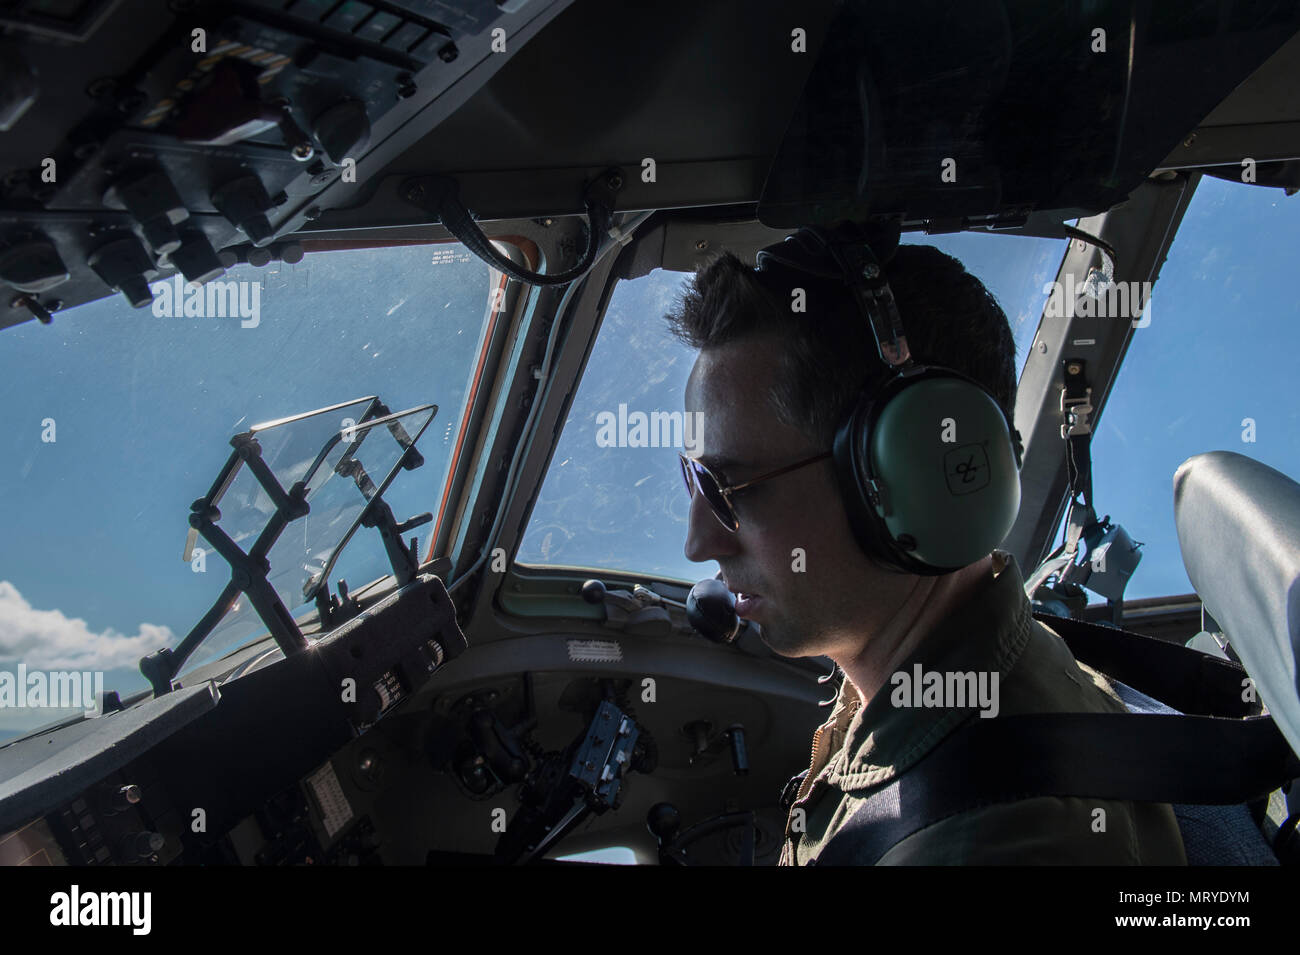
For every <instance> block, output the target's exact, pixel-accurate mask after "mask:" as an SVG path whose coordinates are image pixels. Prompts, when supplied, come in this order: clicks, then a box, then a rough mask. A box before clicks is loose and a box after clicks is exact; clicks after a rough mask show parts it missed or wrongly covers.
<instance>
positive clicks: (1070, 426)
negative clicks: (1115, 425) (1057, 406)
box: [1061, 388, 1092, 438]
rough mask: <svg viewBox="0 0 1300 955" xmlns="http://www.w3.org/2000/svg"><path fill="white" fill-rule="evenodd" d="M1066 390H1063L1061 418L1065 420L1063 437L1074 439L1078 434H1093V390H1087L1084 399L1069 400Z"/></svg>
mask: <svg viewBox="0 0 1300 955" xmlns="http://www.w3.org/2000/svg"><path fill="white" fill-rule="evenodd" d="M1065 391H1066V390H1065V388H1062V389H1061V416H1062V417H1063V418H1064V419H1065V421H1064V423H1062V425H1061V437H1062V438H1072V437H1074V436H1075V435H1077V434H1091V433H1092V389H1091V388H1089V389H1088V390H1087V394H1085V395H1084V396H1083V397H1082V398H1067V397H1066V396H1065Z"/></svg>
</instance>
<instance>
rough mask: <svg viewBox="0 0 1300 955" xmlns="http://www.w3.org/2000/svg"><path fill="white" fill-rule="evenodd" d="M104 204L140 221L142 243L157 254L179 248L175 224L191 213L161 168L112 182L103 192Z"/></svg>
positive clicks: (164, 253)
mask: <svg viewBox="0 0 1300 955" xmlns="http://www.w3.org/2000/svg"><path fill="white" fill-rule="evenodd" d="M104 205H106V206H108V207H109V208H110V209H125V210H126V211H127V212H129V213H131V216H132V217H133V218H134V219H135V220H136V222H138V223H139V224H140V231H141V233H142V234H143V235H144V241H145V243H146V244H147V245H148V246H149V248H151V249H153V250H154V252H155V253H157V254H158V255H167V254H169V253H171V252H175V251H176V250H177V249H178V248H180V245H181V239H180V236H179V235H177V234H176V225H177V223H180V222H184V221H185V220H186V219H188V218H189V217H190V214H189V211H188V210H187V209H186V208H185V204H184V203H183V202H182V201H181V197H180V196H179V195H177V193H176V188H175V187H174V186H173V185H172V183H171V180H170V179H168V178H167V176H166V175H165V174H163V173H162V172H159V171H157V170H154V171H152V172H147V173H145V174H143V175H139V176H136V177H134V178H131V179H126V180H122V181H119V182H117V183H114V184H113V185H112V186H110V187H109V189H108V191H107V192H106V193H104Z"/></svg>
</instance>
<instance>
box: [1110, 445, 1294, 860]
mask: <svg viewBox="0 0 1300 955" xmlns="http://www.w3.org/2000/svg"><path fill="white" fill-rule="evenodd" d="M1174 521H1175V524H1176V526H1177V529H1178V541H1179V545H1180V548H1181V550H1182V557H1183V564H1184V566H1185V567H1186V569H1187V576H1188V579H1189V580H1190V581H1191V582H1192V586H1193V587H1195V589H1196V593H1197V594H1198V595H1199V596H1200V598H1201V601H1202V602H1203V604H1204V605H1205V608H1206V610H1207V611H1208V612H1209V613H1211V614H1212V615H1213V617H1214V619H1215V620H1217V621H1218V622H1219V625H1220V626H1222V627H1223V631H1224V634H1225V635H1226V636H1227V638H1228V640H1229V644H1230V646H1231V647H1232V649H1233V651H1234V652H1235V653H1236V654H1237V656H1238V657H1239V658H1240V659H1241V663H1242V665H1243V666H1244V667H1245V669H1246V672H1247V673H1248V674H1250V677H1251V679H1252V680H1253V681H1254V683H1255V689H1256V690H1257V692H1258V694H1259V698H1260V700H1262V701H1263V703H1264V705H1265V706H1266V707H1267V708H1268V711H1269V713H1270V714H1271V715H1272V717H1273V719H1274V722H1275V723H1276V724H1277V726H1278V729H1279V730H1280V731H1281V732H1282V734H1283V736H1285V737H1286V740H1287V742H1288V743H1290V744H1291V748H1292V749H1293V750H1294V751H1296V752H1297V753H1300V692H1297V681H1296V657H1297V649H1298V648H1300V484H1297V483H1296V482H1295V481H1293V480H1291V479H1290V478H1288V477H1287V476H1286V475H1284V474H1282V473H1280V472H1278V471H1275V470H1273V469H1272V468H1270V467H1268V466H1266V465H1264V464H1260V463H1259V462H1258V461H1254V460H1252V459H1250V458H1248V457H1246V456H1244V455H1241V454H1235V453H1233V452H1230V451H1211V452H1208V453H1206V454H1198V455H1196V456H1195V457H1192V458H1189V459H1188V460H1187V461H1185V462H1183V464H1182V466H1180V467H1179V469H1178V472H1177V473H1176V474H1175V475H1174ZM1120 693H1121V696H1122V697H1123V698H1124V700H1125V703H1126V704H1127V705H1128V706H1129V708H1130V709H1131V710H1135V711H1145V712H1170V710H1169V708H1168V707H1165V706H1164V705H1163V704H1161V703H1158V702H1157V701H1155V700H1153V699H1151V698H1150V697H1148V696H1144V695H1143V694H1141V693H1138V692H1137V691H1135V690H1132V689H1130V688H1128V687H1123V688H1122V689H1121V690H1120ZM1295 798H1296V797H1295V796H1294V795H1292V796H1291V797H1290V799H1291V800H1294V799H1295ZM1297 808H1298V807H1297V806H1296V805H1295V804H1294V802H1292V804H1291V805H1290V806H1289V809H1288V811H1289V813H1290V814H1291V815H1292V816H1293V817H1294V815H1295V813H1296V811H1297ZM1174 809H1175V813H1176V814H1177V815H1178V817H1179V818H1178V821H1179V827H1180V829H1181V830H1182V833H1183V841H1184V844H1185V846H1186V849H1187V859H1188V862H1189V864H1191V865H1261V864H1263V865H1273V864H1276V857H1275V856H1274V855H1273V852H1272V850H1271V849H1269V847H1268V844H1267V842H1266V841H1265V840H1264V837H1263V835H1262V833H1261V832H1260V831H1259V829H1258V828H1257V827H1256V826H1255V824H1254V821H1253V820H1252V819H1251V817H1250V814H1249V812H1248V811H1247V810H1246V807H1244V806H1175V807H1174Z"/></svg>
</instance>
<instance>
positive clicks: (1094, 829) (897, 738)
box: [779, 552, 1187, 865]
mask: <svg viewBox="0 0 1300 955" xmlns="http://www.w3.org/2000/svg"><path fill="white" fill-rule="evenodd" d="M918 663H919V664H921V666H922V668H923V671H939V672H949V671H954V672H963V673H964V672H974V673H979V672H981V671H983V672H984V673H986V674H989V675H990V676H989V682H990V683H991V679H992V678H991V674H992V673H993V672H994V671H996V672H997V674H998V680H997V693H998V698H997V716H1010V715H1013V714H1021V713H1047V712H1064V713H1120V712H1124V711H1125V707H1124V705H1123V703H1121V702H1120V700H1119V698H1118V696H1116V695H1115V691H1114V689H1113V688H1112V687H1111V686H1110V684H1109V682H1108V681H1107V680H1106V678H1105V677H1104V676H1102V675H1101V674H1100V673H1097V672H1095V671H1093V670H1092V669H1091V668H1089V667H1086V666H1084V665H1082V664H1080V663H1078V662H1077V661H1076V660H1075V659H1074V656H1073V655H1072V654H1071V653H1070V650H1069V648H1068V647H1067V646H1066V644H1065V642H1064V641H1063V640H1062V639H1061V638H1060V637H1059V636H1058V635H1057V634H1056V633H1054V632H1053V631H1052V630H1051V629H1049V628H1048V627H1047V626H1045V625H1044V624H1042V623H1040V622H1039V621H1037V620H1035V619H1034V618H1033V616H1032V615H1031V611H1030V606H1029V601H1028V599H1027V598H1026V597H1025V592H1024V580H1023V578H1022V577H1021V574H1020V569H1019V567H1017V565H1016V562H1015V558H1014V557H1011V556H1010V555H1009V554H1004V553H1001V552H994V555H993V575H992V577H991V578H990V579H989V581H988V583H987V585H986V586H984V587H983V588H982V589H981V590H980V591H979V593H978V594H977V595H976V596H974V597H973V598H971V599H970V600H969V601H968V602H967V603H966V604H965V605H963V606H962V607H960V608H959V609H957V610H956V611H955V612H954V613H952V614H951V615H950V616H949V617H948V618H947V619H946V620H945V621H944V622H943V623H941V624H940V625H939V626H938V627H937V628H936V629H935V630H934V631H933V632H932V633H931V634H930V635H929V636H928V637H926V638H925V640H924V641H923V643H922V645H921V646H920V647H919V648H918V649H917V651H916V652H915V653H914V654H913V656H912V657H910V658H909V659H908V660H907V661H906V662H905V663H904V664H903V665H902V666H900V667H899V670H898V672H900V673H913V672H915V669H914V667H915V664H918ZM895 686H896V685H891V683H890V682H886V684H885V685H884V686H883V687H882V688H881V689H880V691H879V692H877V693H876V695H875V697H874V698H873V699H872V700H871V701H870V702H869V703H868V704H867V705H866V706H865V707H864V706H863V701H862V698H861V696H860V694H859V693H858V691H857V688H856V687H854V686H853V684H852V683H851V682H849V681H848V680H847V679H846V680H845V681H844V685H843V687H842V688H841V692H840V696H839V699H838V701H837V703H836V706H835V709H834V710H833V711H832V713H831V716H830V719H828V720H827V721H826V723H824V724H823V725H822V726H821V727H820V728H819V729H818V730H817V732H816V733H815V734H814V736H813V752H812V761H811V765H810V767H809V770H808V773H807V775H806V776H805V777H804V779H803V781H802V783H801V784H800V786H799V789H798V792H797V794H796V796H795V799H794V802H793V804H792V805H791V807H790V814H789V817H788V819H787V822H786V835H785V845H784V847H783V848H782V851H781V859H780V863H779V864H781V865H806V864H808V862H809V861H810V860H815V859H816V857H817V855H818V853H819V852H820V851H821V849H822V847H823V846H824V845H825V844H826V842H827V841H828V840H829V839H830V838H831V837H832V836H834V835H835V833H836V831H837V830H838V829H839V828H840V827H841V826H842V825H843V823H844V821H845V820H846V819H848V818H849V817H850V816H852V814H853V813H854V811H855V810H856V809H857V807H858V806H859V805H861V803H862V801H863V798H864V797H866V796H868V795H870V794H871V793H873V792H874V791H876V790H877V789H879V788H880V787H882V786H884V785H886V784H888V783H889V782H890V781H892V780H894V779H895V778H896V777H898V776H900V775H902V774H905V773H906V772H907V771H908V770H909V769H910V768H911V767H912V766H914V765H916V763H917V762H918V761H919V760H920V759H921V758H922V757H923V756H925V755H926V754H927V753H928V752H929V751H930V750H931V749H933V748H934V747H935V746H936V745H938V743H939V742H940V741H941V740H942V739H944V737H946V736H947V735H948V734H949V733H951V732H952V731H953V730H955V729H956V728H957V727H959V726H961V725H963V724H964V723H965V722H966V721H967V720H971V719H981V718H982V717H980V716H979V709H977V708H970V707H968V708H964V709H955V708H944V707H942V706H928V707H927V706H914V705H912V706H895V705H894V699H893V697H895ZM900 698H905V697H900ZM989 709H990V710H991V707H990V708H989ZM997 716H994V717H992V718H994V719H996V718H997ZM1098 809H1101V810H1103V811H1104V815H1103V814H1099V813H1097V812H1096V810H1098ZM800 810H802V812H800ZM800 830H802V831H800ZM837 848H839V844H838V843H837ZM850 858H851V855H850ZM867 861H869V860H867ZM877 864H879V865H998V864H1008V865H1024V864H1028V865H1049V864H1064V865H1186V864H1187V858H1186V855H1185V854H1184V851H1183V841H1182V837H1181V835H1180V834H1179V831H1178V824H1177V822H1176V820H1175V818H1174V813H1173V810H1172V808H1171V807H1170V806H1169V805H1168V804H1166V803H1139V802H1127V801H1115V800H1103V799H1092V798H1073V797H1072V798H1061V797H1055V796H1044V797H1034V798H1031V799H1025V800H1021V801H1019V802H1012V803H1002V804H998V805H994V806H987V807H982V808H980V809H975V810H970V811H968V812H964V813H959V814H958V815H955V816H951V817H949V818H947V819H943V820H941V821H939V822H937V823H934V824H933V825H930V826H928V827H926V828H924V829H921V830H919V831H917V832H915V833H913V834H912V835H910V836H908V837H907V838H905V839H903V840H902V841H901V842H899V843H897V844H896V845H895V846H893V847H892V848H891V849H889V850H888V851H887V852H886V853H885V854H884V856H882V857H881V858H880V860H879V862H878V863H877Z"/></svg>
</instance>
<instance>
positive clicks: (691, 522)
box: [686, 491, 740, 563]
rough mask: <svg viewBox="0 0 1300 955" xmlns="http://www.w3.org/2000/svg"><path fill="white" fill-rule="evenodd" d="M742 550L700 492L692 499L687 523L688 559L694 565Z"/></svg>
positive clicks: (734, 536)
mask: <svg viewBox="0 0 1300 955" xmlns="http://www.w3.org/2000/svg"><path fill="white" fill-rule="evenodd" d="M739 550H740V545H739V542H738V541H737V539H736V535H735V534H733V533H732V532H731V531H729V530H727V529H726V528H725V527H723V526H722V522H721V521H719V520H718V518H717V516H716V515H715V514H714V513H713V509H712V508H711V507H709V502H708V501H706V500H705V499H704V495H703V494H700V493H699V492H698V491H697V492H696V493H695V494H694V496H692V498H691V512H690V516H689V517H688V518H687V522H686V559H687V560H689V561H691V562H693V563H702V562H704V561H706V560H717V559H718V558H720V557H729V556H731V555H732V554H735V553H738V552H739Z"/></svg>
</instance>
